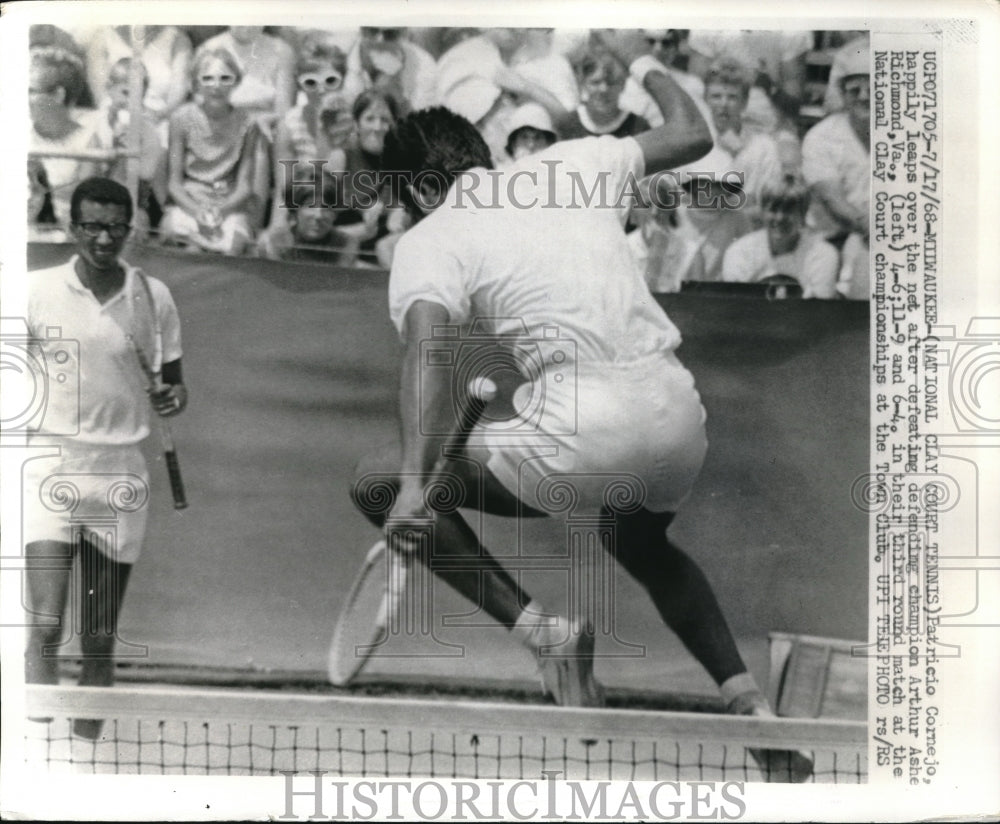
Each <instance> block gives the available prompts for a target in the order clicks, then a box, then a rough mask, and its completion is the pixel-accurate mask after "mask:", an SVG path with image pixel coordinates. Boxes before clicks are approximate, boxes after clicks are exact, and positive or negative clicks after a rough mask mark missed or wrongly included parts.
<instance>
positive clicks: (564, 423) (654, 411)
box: [470, 352, 708, 514]
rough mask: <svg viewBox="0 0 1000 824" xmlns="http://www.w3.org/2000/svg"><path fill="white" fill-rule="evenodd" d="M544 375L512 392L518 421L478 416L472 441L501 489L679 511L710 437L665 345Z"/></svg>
mask: <svg viewBox="0 0 1000 824" xmlns="http://www.w3.org/2000/svg"><path fill="white" fill-rule="evenodd" d="M542 380H543V381H545V385H544V387H542V386H540V385H539V382H535V383H534V384H526V385H524V386H522V387H521V388H520V389H519V390H518V393H517V395H516V396H515V402H514V406H515V408H516V409H519V410H521V414H520V415H519V418H518V419H516V420H515V421H510V422H486V423H485V424H483V425H481V426H480V427H479V430H478V431H477V433H476V434H475V436H474V438H473V439H470V446H472V447H474V446H476V445H485V446H486V448H487V449H488V450H489V459H488V463H487V466H489V468H490V471H491V472H493V474H494V475H495V476H496V477H497V479H498V480H499V481H500V482H501V483H502V484H503V485H504V486H505V487H506V488H507V489H508V490H509V491H511V492H512V493H513V494H515V495H516V496H517V497H518V498H519V499H520V500H521V501H523V502H524V503H526V504H527V505H528V506H531V507H533V508H535V509H539V510H541V511H542V512H549V513H552V514H555V513H557V512H570V511H572V512H573V513H576V514H579V513H590V512H593V513H596V512H598V511H599V510H600V508H601V507H602V506H603V505H606V504H610V505H611V506H612V508H614V509H618V510H619V511H629V510H630V509H637V508H638V507H640V506H641V507H644V508H645V509H648V510H650V511H652V512H675V511H676V510H677V508H678V507H679V506H680V504H681V502H682V501H683V500H684V499H685V498H686V497H687V495H688V494H689V493H690V491H691V488H692V486H693V485H694V482H695V480H696V479H697V477H698V473H699V472H700V471H701V467H702V464H703V463H704V459H705V453H706V451H707V449H708V440H707V438H706V436H705V409H704V407H703V406H702V404H701V397H700V396H699V395H698V392H697V390H696V389H695V386H694V378H693V376H692V375H691V373H690V372H688V371H687V369H685V368H684V366H683V365H682V364H681V362H680V361H679V360H678V359H677V358H676V356H675V355H674V354H673V353H672V352H670V353H660V354H657V355H655V356H651V357H649V358H645V359H643V360H640V361H636V362H632V363H628V364H611V363H608V364H600V366H599V367H593V366H591V367H589V368H588V369H587V370H582V369H579V368H578V369H577V374H576V380H575V381H573V380H572V379H567V378H566V377H564V379H563V380H562V381H560V382H555V381H554V380H552V375H550V374H549V373H546V374H545V376H544V378H543V379H542ZM539 406H541V407H543V408H542V409H541V414H540V415H539V414H538V409H539ZM518 429H520V431H517V430H518Z"/></svg>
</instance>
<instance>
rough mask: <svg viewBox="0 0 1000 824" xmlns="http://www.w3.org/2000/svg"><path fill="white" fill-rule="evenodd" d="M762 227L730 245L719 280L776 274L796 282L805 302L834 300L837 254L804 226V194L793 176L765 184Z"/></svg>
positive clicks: (747, 280) (752, 280)
mask: <svg viewBox="0 0 1000 824" xmlns="http://www.w3.org/2000/svg"><path fill="white" fill-rule="evenodd" d="M761 206H762V210H763V217H764V223H765V227H764V228H763V229H758V230H757V231H756V232H751V233H750V234H748V235H745V236H744V237H741V238H738V239H737V240H735V241H733V243H732V245H731V246H730V247H729V248H728V249H727V250H726V253H725V256H724V257H723V261H722V279H723V280H725V281H729V282H733V283H757V282H760V281H763V280H766V279H767V278H771V277H774V276H776V275H787V276H789V277H793V278H795V280H796V281H798V283H799V285H800V286H801V287H802V297H804V298H834V297H836V296H837V276H838V269H839V265H840V255H839V254H838V253H837V250H836V249H835V248H834V247H833V246H831V245H830V244H829V243H827V242H826V240H824V239H823V236H822V235H820V234H819V233H818V232H815V231H813V230H812V229H809V228H807V227H806V225H805V222H806V212H807V211H808V209H809V190H808V188H806V186H805V184H804V183H803V182H802V181H800V180H797V179H796V178H794V177H792V176H788V177H787V178H785V180H783V181H775V182H771V183H768V184H766V185H765V186H764V188H763V190H762V192H761Z"/></svg>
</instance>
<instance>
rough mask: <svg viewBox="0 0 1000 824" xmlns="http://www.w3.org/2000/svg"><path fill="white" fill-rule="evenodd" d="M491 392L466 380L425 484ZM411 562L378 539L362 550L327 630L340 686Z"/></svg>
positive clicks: (357, 666) (375, 635)
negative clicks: (453, 421) (453, 419)
mask: <svg viewBox="0 0 1000 824" xmlns="http://www.w3.org/2000/svg"><path fill="white" fill-rule="evenodd" d="M496 393H497V388H496V385H495V384H494V383H493V381H491V380H489V379H488V378H477V379H476V380H473V381H472V382H471V383H470V384H469V387H468V393H467V395H466V396H465V397H464V398H461V399H460V400H461V404H460V408H459V416H458V423H457V425H456V427H455V429H454V430H453V431H452V432H451V434H450V435H449V436H448V438H447V440H446V441H445V444H444V447H443V448H442V450H441V456H440V457H439V458H438V459H437V461H436V462H435V463H434V468H433V469H432V470H431V474H430V476H429V477H428V478H427V482H426V485H425V486H430V485H431V484H433V483H435V481H437V480H438V479H439V478H440V477H441V475H442V473H443V472H444V470H445V467H446V465H447V463H448V457H447V456H449V455H453V454H455V452H456V451H459V450H461V449H462V448H463V447H464V446H465V444H466V442H467V441H468V439H469V435H470V433H471V432H472V430H473V428H474V427H475V425H476V422H477V421H478V420H479V418H480V416H481V415H482V414H483V410H484V409H485V408H486V406H487V405H488V404H489V402H490V401H491V400H493V398H494V397H495V396H496ZM412 563H413V554H412V553H410V552H406V551H402V550H396V549H389V548H388V546H387V545H386V541H385V540H384V539H383V540H380V541H378V542H377V543H376V544H375V546H373V547H372V548H371V549H370V550H369V551H368V555H367V556H366V557H365V560H364V563H363V564H362V566H361V570H360V571H359V572H358V575H357V577H356V578H355V579H354V583H353V584H352V585H351V589H350V592H348V594H347V601H346V602H345V604H344V606H343V608H342V609H341V611H340V616H339V617H338V618H337V625H336V627H335V628H334V631H333V640H332V642H331V643H330V654H329V656H328V658H327V676H328V678H329V681H330V683H331V684H333V685H334V686H338V687H342V686H345V685H347V684H349V683H350V682H351V681H352V680H353V679H354V678H355V677H357V675H358V673H360V672H361V670H362V669H364V667H365V664H367V663H368V660H369V659H370V658H371V656H372V653H374V651H375V650H376V649H377V648H378V646H379V644H380V642H381V641H383V640H384V638H385V637H386V633H387V630H388V628H389V626H390V622H391V621H392V620H393V616H394V615H398V614H399V610H400V606H401V602H402V599H403V598H404V596H405V594H406V585H407V579H408V578H409V569H410V565H411V564H412Z"/></svg>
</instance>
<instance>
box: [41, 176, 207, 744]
mask: <svg viewBox="0 0 1000 824" xmlns="http://www.w3.org/2000/svg"><path fill="white" fill-rule="evenodd" d="M70 214H71V220H72V223H71V227H70V228H71V231H72V234H73V237H74V239H75V240H76V246H77V254H76V255H75V256H74V257H73V258H72V259H70V261H69V262H67V263H65V264H63V265H61V266H56V267H54V268H52V269H46V270H44V271H39V272H34V273H32V274H31V275H30V276H29V284H28V330H29V335H30V337H31V340H32V346H34V347H37V349H38V357H39V359H40V361H41V362H44V363H46V364H47V365H48V369H49V373H48V375H47V378H48V380H47V396H48V403H47V406H46V408H45V411H44V415H43V417H42V418H41V421H40V423H39V424H38V426H37V428H36V429H35V431H33V432H32V433H31V434H30V438H29V442H30V443H31V444H32V445H38V446H52V447H58V448H59V452H58V453H57V454H55V455H54V456H51V457H41V458H36V459H34V460H32V461H31V462H30V463H29V464H28V466H27V469H26V471H25V496H24V499H25V518H24V542H25V557H26V560H27V583H28V594H29V598H30V605H31V610H32V613H33V614H34V615H36V616H52V615H56V616H59V615H62V614H63V612H64V609H66V599H67V595H68V594H69V587H70V570H71V565H72V563H73V561H74V557H75V559H76V563H77V564H78V568H79V570H80V575H79V576H78V579H79V581H80V583H81V586H80V590H79V592H74V593H72V598H71V604H70V609H76V608H79V609H81V610H82V617H83V623H82V626H83V627H84V631H83V633H82V635H81V638H80V642H81V647H82V651H83V666H82V669H81V671H80V684H81V685H83V686H110V685H111V684H112V683H113V681H114V661H113V658H112V655H113V650H114V645H115V639H116V633H117V625H118V613H119V611H120V609H121V604H122V599H123V598H124V595H125V588H126V585H127V584H128V579H129V573H130V572H131V570H132V565H133V564H134V563H135V562H136V561H137V560H138V557H139V554H140V551H141V549H142V542H143V537H144V533H145V528H146V512H147V504H148V497H149V475H148V473H147V471H146V464H145V461H144V459H143V456H142V453H141V451H140V449H139V444H140V443H141V442H142V441H143V440H145V438H146V437H147V436H148V435H149V431H150V406H152V407H153V409H154V410H155V412H156V413H157V414H159V415H161V416H164V417H167V416H171V415H177V414H179V413H180V412H181V411H183V409H184V407H185V406H186V404H187V391H186V389H185V387H184V384H183V381H182V376H181V345H180V324H179V321H178V317H177V309H176V307H175V306H174V302H173V299H172V298H171V296H170V292H169V290H168V289H167V287H166V286H164V285H163V283H161V282H160V281H159V280H156V279H155V278H150V277H147V276H146V275H144V274H143V273H142V272H140V271H139V270H138V269H136V268H135V267H132V266H129V265H128V264H127V263H125V262H124V261H123V260H121V258H120V257H119V256H120V254H121V251H122V248H123V247H124V245H125V240H126V238H127V237H128V233H129V230H130V228H131V227H130V223H131V220H132V217H133V204H132V200H131V197H130V196H129V193H128V190H127V189H126V188H125V187H124V186H122V185H121V184H119V183H117V182H115V181H112V180H109V179H107V178H88V179H87V180H85V181H83V182H82V183H80V184H79V186H77V187H76V189H75V190H74V192H73V196H72V201H71V211H70ZM144 281H145V283H144ZM138 353H142V358H143V360H144V362H145V363H146V364H147V365H148V368H149V369H150V370H151V371H152V372H153V373H154V374H155V375H156V376H157V377H158V379H159V385H158V388H157V390H156V391H152V390H149V391H147V390H148V389H149V382H148V376H147V375H146V374H144V369H143V368H142V366H141V365H140V358H139V355H138ZM49 452H51V450H49ZM67 502H69V503H70V504H72V505H70V506H67ZM109 518H111V521H112V522H113V526H110V525H109V523H110V522H109ZM109 536H113V537H109ZM77 598H79V599H80V602H79V605H77V604H76V599H77ZM72 623H73V621H71V620H70V621H66V622H65V623H63V624H62V626H67V625H72ZM28 636H29V637H28V645H27V650H26V652H25V679H26V680H27V681H28V682H29V683H42V684H57V683H58V682H59V673H58V657H57V656H56V655H53V653H52V649H53V648H55V647H57V646H58V645H59V642H60V624H55V625H39V624H37V623H36V624H33V625H32V626H31V628H30V631H29V633H28ZM74 730H75V732H76V733H77V734H79V735H84V736H88V737H92V738H93V737H97V735H99V733H100V722H98V721H90V720H87V719H77V720H76V721H75V722H74Z"/></svg>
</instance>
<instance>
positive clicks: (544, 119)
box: [506, 103, 558, 160]
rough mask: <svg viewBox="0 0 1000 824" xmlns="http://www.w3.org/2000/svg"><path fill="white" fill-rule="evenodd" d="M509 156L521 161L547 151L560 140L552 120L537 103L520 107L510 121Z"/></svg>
mask: <svg viewBox="0 0 1000 824" xmlns="http://www.w3.org/2000/svg"><path fill="white" fill-rule="evenodd" d="M507 128H508V129H510V131H509V133H508V134H507V146H506V149H507V154H508V155H510V157H511V159H512V160H520V159H521V158H522V157H527V156H528V155H532V154H534V153H535V152H540V151H542V150H543V149H547V148H548V147H549V146H551V145H552V144H553V143H555V142H556V140H557V139H558V138H557V136H556V132H555V128H554V127H553V125H552V118H551V117H549V113H548V112H547V111H545V109H543V108H542V107H541V106H539V105H538V104H537V103H523V104H521V105H520V106H518V107H517V108H516V109H515V110H514V112H513V114H512V115H511V117H510V120H509V121H508V124H507Z"/></svg>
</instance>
